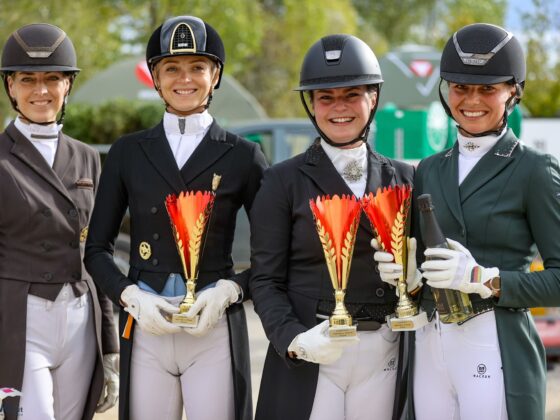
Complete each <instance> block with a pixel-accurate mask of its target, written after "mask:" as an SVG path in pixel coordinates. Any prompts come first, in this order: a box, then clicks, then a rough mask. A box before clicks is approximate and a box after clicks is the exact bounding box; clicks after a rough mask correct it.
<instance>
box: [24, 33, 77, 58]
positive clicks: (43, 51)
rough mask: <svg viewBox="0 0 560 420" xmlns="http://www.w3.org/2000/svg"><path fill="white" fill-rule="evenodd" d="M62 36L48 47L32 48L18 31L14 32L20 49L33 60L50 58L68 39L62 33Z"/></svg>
mask: <svg viewBox="0 0 560 420" xmlns="http://www.w3.org/2000/svg"><path fill="white" fill-rule="evenodd" d="M60 32H61V34H60V36H59V37H58V38H57V39H56V41H54V43H53V44H52V45H50V46H47V47H31V46H29V45H27V43H26V42H25V41H24V40H23V39H22V38H21V36H20V35H19V33H18V32H17V31H15V32H14V39H15V40H16V41H17V43H18V44H19V45H20V47H21V48H22V49H23V50H24V51H25V53H26V54H27V55H28V56H29V57H31V58H48V57H50V56H51V54H52V53H53V52H54V51H55V50H56V49H57V48H58V46H59V45H60V44H61V43H62V41H64V38H66V33H65V32H64V31H62V30H61V31H60Z"/></svg>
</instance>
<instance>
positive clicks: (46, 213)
mask: <svg viewBox="0 0 560 420" xmlns="http://www.w3.org/2000/svg"><path fill="white" fill-rule="evenodd" d="M41 213H43V216H45V217H51V216H52V211H51V209H43V211H41Z"/></svg>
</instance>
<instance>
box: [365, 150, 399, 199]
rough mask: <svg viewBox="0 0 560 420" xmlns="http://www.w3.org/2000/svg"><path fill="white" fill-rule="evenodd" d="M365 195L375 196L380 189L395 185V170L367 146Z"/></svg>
mask: <svg viewBox="0 0 560 420" xmlns="http://www.w3.org/2000/svg"><path fill="white" fill-rule="evenodd" d="M367 177H368V178H367V185H366V192H365V193H366V194H368V193H370V192H371V193H373V194H375V193H376V192H377V190H378V189H379V188H381V187H386V186H389V185H395V183H396V180H395V168H393V166H392V165H390V164H389V161H388V160H387V159H386V158H385V157H383V156H381V155H379V154H377V153H374V152H373V151H372V150H371V149H370V148H369V145H368V171H367Z"/></svg>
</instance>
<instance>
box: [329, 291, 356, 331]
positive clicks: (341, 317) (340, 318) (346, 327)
mask: <svg viewBox="0 0 560 420" xmlns="http://www.w3.org/2000/svg"><path fill="white" fill-rule="evenodd" d="M345 295H346V291H345V290H342V289H337V290H335V292H334V299H335V307H334V311H333V313H332V315H331V317H330V319H329V324H330V326H329V335H330V337H331V338H345V337H354V336H356V327H355V326H353V325H352V316H351V315H350V314H349V313H348V310H347V309H346V306H345V305H344V296H345Z"/></svg>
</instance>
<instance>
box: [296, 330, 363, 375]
mask: <svg viewBox="0 0 560 420" xmlns="http://www.w3.org/2000/svg"><path fill="white" fill-rule="evenodd" d="M328 329H329V321H328V320H325V321H323V322H321V323H320V324H319V325H316V326H315V327H313V328H311V329H310V330H307V331H306V332H304V333H301V334H298V335H296V337H295V338H294V339H293V340H292V342H291V343H290V345H289V346H288V351H289V352H294V353H295V354H296V355H297V358H298V359H301V360H305V361H307V362H311V363H319V364H323V365H328V364H331V363H334V362H336V361H337V360H338V359H339V358H340V356H342V353H343V352H344V349H345V348H346V347H348V346H351V345H353V344H356V343H357V342H359V341H360V339H359V338H358V336H354V337H345V338H342V339H332V338H331V337H329V334H328Z"/></svg>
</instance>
